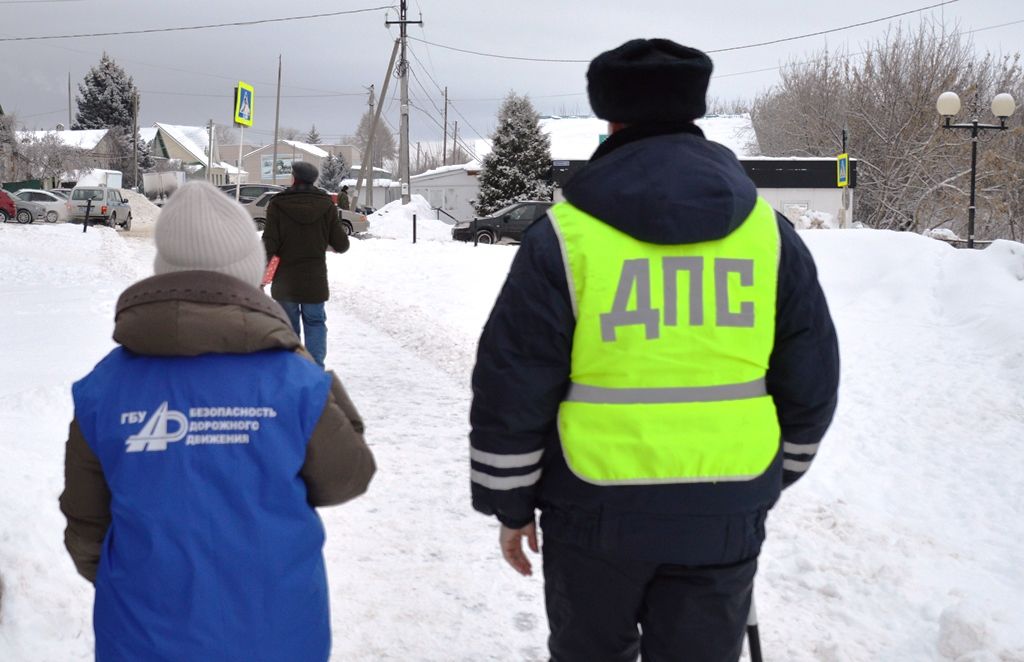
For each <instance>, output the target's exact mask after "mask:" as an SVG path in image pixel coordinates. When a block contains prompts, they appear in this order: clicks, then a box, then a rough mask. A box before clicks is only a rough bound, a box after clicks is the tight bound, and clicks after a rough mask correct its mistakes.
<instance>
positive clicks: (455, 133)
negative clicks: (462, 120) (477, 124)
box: [452, 120, 459, 165]
mask: <svg viewBox="0 0 1024 662" xmlns="http://www.w3.org/2000/svg"><path fill="white" fill-rule="evenodd" d="M458 151H459V120H455V130H454V131H452V165H455V155H456V154H457V153H458Z"/></svg>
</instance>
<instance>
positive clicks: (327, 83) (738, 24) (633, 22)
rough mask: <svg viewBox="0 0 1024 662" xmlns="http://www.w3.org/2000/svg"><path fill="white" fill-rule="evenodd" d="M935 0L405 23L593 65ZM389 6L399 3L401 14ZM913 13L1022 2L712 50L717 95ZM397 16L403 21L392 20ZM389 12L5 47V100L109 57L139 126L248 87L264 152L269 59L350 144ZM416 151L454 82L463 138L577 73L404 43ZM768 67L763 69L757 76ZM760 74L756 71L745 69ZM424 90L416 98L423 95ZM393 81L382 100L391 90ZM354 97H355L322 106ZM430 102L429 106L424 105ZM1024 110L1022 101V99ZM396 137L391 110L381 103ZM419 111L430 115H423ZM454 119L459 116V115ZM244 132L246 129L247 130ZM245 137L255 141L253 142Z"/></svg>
mask: <svg viewBox="0 0 1024 662" xmlns="http://www.w3.org/2000/svg"><path fill="white" fill-rule="evenodd" d="M388 1H389V0H305V1H304V2H266V1H263V0H255V1H249V2H229V1H226V0H173V1H171V2H152V1H150V0H44V1H39V0H0V38H6V37H23V36H41V35H59V34H71V33H92V32H112V31H119V30H138V29H149V28H166V27H179V26H191V25H201V24H211V23H224V22H231V21H244V20H253V19H263V18H278V17H285V16H294V15H308V14H316V13H322V12H332V11H341V10H352V9H361V8H368V7H375V6H383V5H386V4H388ZM937 2H939V0H860V2H856V3H852V2H826V1H822V0H783V1H775V2H771V1H765V0H731V1H723V2H710V3H691V2H683V1H681V0H633V1H632V2H628V1H623V0H617V1H614V2H612V1H607V0H516V1H515V2H486V1H481V0H443V1H442V0H409V11H410V18H418V17H419V16H420V14H421V13H422V17H423V21H424V26H423V27H422V28H420V27H416V26H410V28H409V34H410V36H411V37H415V38H418V39H423V40H427V41H430V42H434V43H436V44H443V45H446V46H451V47H455V48H461V49H467V50H475V51H482V52H489V53H495V54H502V55H509V56H519V57H534V58H553V59H580V60H589V59H590V58H592V57H593V56H595V55H596V54H598V53H600V52H601V51H603V50H607V49H609V48H613V47H615V46H617V45H619V44H621V43H622V42H624V41H626V40H628V39H631V38H635V37H667V38H671V39H674V40H676V41H679V42H680V43H683V44H687V45H690V46H695V47H697V48H701V49H704V50H712V49H721V48H728V47H732V46H740V45H745V44H751V43H757V42H763V41H770V40H774V39H780V38H784V37H789V36H794V35H799V34H804V33H810V32H817V31H821V30H829V29H832V28H837V27H840V26H843V25H848V24H854V23H860V22H863V21H871V20H874V19H877V18H881V17H884V16H887V15H892V14H897V13H900V12H905V11H909V10H914V9H917V8H920V7H925V6H927V5H930V4H936V3H937ZM394 6H395V7H396V8H397V2H396V4H395V5H394ZM922 15H926V16H932V17H935V18H936V19H944V20H945V23H946V25H947V26H949V28H950V29H954V28H958V29H960V30H964V31H967V30H978V29H981V28H988V27H990V26H996V25H1000V24H1005V23H1009V22H1013V21H1024V4H1022V3H1020V2H1019V0H959V1H958V2H954V3H952V4H948V5H945V6H943V7H941V8H936V9H931V10H928V11H926V12H920V13H915V14H913V15H910V16H907V17H903V18H902V19H896V20H894V21H891V22H884V23H875V24H873V25H868V26H864V27H859V28H854V29H850V30H846V31H842V32H836V33H832V34H829V35H827V36H818V37H812V38H807V39H800V40H796V41H789V42H786V43H782V44H777V45H772V46H762V47H757V48H749V49H742V50H735V51H730V52H725V53H719V54H713V55H712V58H713V59H714V61H715V76H714V77H713V79H712V83H711V91H710V94H711V95H713V96H717V97H719V98H723V99H731V98H737V97H741V98H751V97H753V96H754V95H756V94H757V93H758V92H760V91H763V90H764V89H766V88H768V87H770V86H771V85H772V84H773V83H774V82H775V81H776V80H777V71H776V70H774V69H773V68H774V67H777V66H778V65H779V64H781V63H784V62H786V61H789V60H791V59H797V60H799V59H805V58H806V57H807V56H808V55H809V54H811V53H813V52H814V51H816V50H819V49H821V48H822V47H824V46H826V45H827V46H829V47H832V48H835V47H837V46H844V47H848V48H849V50H850V51H851V52H857V51H859V50H860V49H861V45H862V44H863V43H865V41H866V40H870V39H873V38H876V37H878V36H881V35H882V34H884V33H885V31H886V30H887V29H888V28H889V27H892V26H895V25H896V24H898V22H899V21H901V20H902V21H903V23H904V25H916V24H917V23H918V21H919V20H920V17H921V16H922ZM390 18H392V19H395V18H397V11H395V10H392V11H391V12H390ZM384 20H385V10H378V11H374V12H370V13H363V14H355V15H348V16H337V17H329V18H319V19H310V20H301V21H292V22H280V23H271V24H263V25H255V26H242V27H227V28H217V29H208V30H195V31H189V32H164V33H156V34H145V35H122V36H107V37H88V38H79V39H60V40H50V41H20V42H0V105H3V107H4V109H5V110H6V111H8V112H12V111H13V112H15V113H17V114H18V116H19V118H20V120H21V121H22V122H23V123H24V124H25V125H27V126H28V127H29V128H52V127H54V126H55V125H56V124H57V123H58V122H64V123H66V122H67V77H68V74H69V73H70V74H71V79H72V85H73V92H74V91H77V84H78V83H79V82H80V81H81V80H82V77H83V76H84V75H85V73H86V72H87V71H88V69H89V67H90V66H92V65H94V64H96V63H97V62H98V61H99V58H100V55H101V53H102V52H103V51H104V50H105V51H106V52H107V53H109V54H110V55H111V56H112V57H113V58H114V59H116V60H117V61H118V63H120V64H121V65H122V66H123V67H124V68H125V69H126V70H127V71H128V72H129V74H130V75H132V76H133V77H134V79H135V84H136V85H137V86H138V88H139V89H140V90H141V93H142V106H141V111H140V125H142V126H148V125H151V124H152V123H153V122H157V121H160V122H167V123H172V124H191V125H202V124H204V123H205V122H206V121H207V120H208V119H210V118H212V119H214V121H216V122H218V123H228V122H229V121H230V105H231V99H230V95H231V89H232V87H233V85H234V81H237V80H239V79H241V80H244V81H246V82H249V83H251V84H253V85H254V86H255V88H256V106H255V118H256V123H255V125H254V127H253V133H254V134H255V135H252V137H253V138H258V142H269V139H270V136H272V135H273V128H274V99H273V97H274V87H275V85H274V84H275V81H276V76H277V57H278V54H281V56H282V58H283V62H284V76H283V78H284V82H283V86H282V94H283V95H284V98H283V99H282V101H281V124H282V125H283V126H291V127H295V128H297V129H301V130H302V131H306V130H308V129H309V127H310V125H312V124H316V126H317V128H318V130H319V131H320V133H321V135H322V136H323V137H324V141H325V142H334V141H336V140H337V139H338V138H339V137H340V136H341V135H344V134H351V133H352V132H353V131H354V130H355V126H356V123H357V122H358V120H359V117H360V115H361V113H362V112H363V111H364V110H365V109H366V95H365V88H366V87H367V86H369V85H370V84H374V85H376V86H377V90H378V93H379V90H380V87H381V83H382V80H383V77H384V73H385V70H386V68H387V63H388V58H389V56H390V54H391V48H392V44H393V41H394V38H395V36H397V34H398V30H397V28H395V27H392V28H390V30H389V29H388V28H386V27H385V26H384ZM971 38H972V39H973V40H974V43H975V44H976V47H977V48H978V49H979V50H982V51H983V50H991V51H994V52H1002V53H1011V52H1017V51H1022V50H1024V22H1020V23H1016V24H1015V25H1008V26H1005V27H999V28H995V29H985V30H982V31H979V32H976V33H974V34H973V35H971ZM410 50H411V56H410V58H409V60H410V65H411V67H412V68H413V70H414V71H415V74H416V76H415V77H414V78H411V79H410V96H411V97H412V98H413V104H414V106H415V107H414V108H413V110H412V111H411V132H412V137H413V140H423V141H429V140H438V141H440V140H441V128H440V118H439V113H438V112H436V111H435V110H434V106H435V105H436V106H437V107H438V108H440V107H441V105H442V102H441V93H440V92H439V91H438V88H437V87H436V86H435V83H434V82H433V81H436V83H437V85H440V86H445V85H446V86H447V87H448V90H449V96H450V98H451V99H452V102H453V105H454V108H455V109H456V110H453V111H451V112H450V113H449V121H452V120H459V133H460V136H464V137H470V138H472V137H476V134H477V133H479V134H481V135H484V136H486V135H487V134H489V133H490V132H491V131H492V130H493V128H494V124H495V120H494V116H495V112H496V109H497V106H498V104H499V102H500V99H501V97H502V96H504V95H505V94H506V93H507V92H508V91H509V90H515V91H517V92H519V93H527V94H529V95H530V97H531V98H532V99H533V101H534V104H535V106H536V107H537V109H538V110H539V111H540V112H541V113H544V114H557V113H563V112H566V113H574V112H578V113H581V114H586V113H589V110H590V107H589V104H588V103H587V98H586V82H585V72H586V64H585V63H553V62H552V63H539V62H524V61H515V60H504V59H495V58H489V57H481V56H477V55H470V54H465V53H459V52H455V51H452V50H447V49H444V48H441V47H438V46H430V45H427V44H424V43H422V42H419V41H411V42H410ZM763 69H770V70H769V71H757V70H763ZM747 72H755V73H747ZM431 79H433V81H432V80H431ZM421 85H422V88H421ZM397 91H398V84H397V81H393V84H392V86H391V91H390V92H389V95H388V96H389V98H390V97H392V96H393V95H394V94H397ZM338 94H347V95H348V96H326V95H338ZM431 101H433V104H432V103H431ZM1018 101H1019V102H1024V99H1021V100H1018ZM385 108H386V109H387V111H388V112H387V117H388V119H389V120H390V122H391V124H392V125H393V126H396V127H397V125H398V104H397V103H395V102H392V101H390V99H389V102H388V105H387V106H385ZM419 108H423V109H426V110H427V111H429V115H428V113H426V112H423V111H421V110H419ZM459 113H461V117H460V115H459ZM250 135H251V134H250ZM246 142H249V140H248V139H247V141H246Z"/></svg>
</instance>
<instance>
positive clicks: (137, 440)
mask: <svg viewBox="0 0 1024 662" xmlns="http://www.w3.org/2000/svg"><path fill="white" fill-rule="evenodd" d="M169 422H170V423H174V425H175V426H176V429H175V430H174V431H171V430H170V429H169V428H168V423H169ZM187 434H188V419H187V418H186V417H185V414H183V413H181V412H180V411H174V410H173V409H168V407H167V403H166V402H164V403H163V404H162V405H160V406H159V407H157V410H156V411H155V412H153V415H152V416H150V417H149V420H148V421H146V424H145V425H143V426H142V429H141V430H139V433H138V434H133V435H132V436H130V437H128V441H126V442H125V446H126V448H125V451H126V452H128V453H138V452H139V451H165V450H167V444H173V443H174V442H176V441H181V440H182V439H184V438H185V435H187Z"/></svg>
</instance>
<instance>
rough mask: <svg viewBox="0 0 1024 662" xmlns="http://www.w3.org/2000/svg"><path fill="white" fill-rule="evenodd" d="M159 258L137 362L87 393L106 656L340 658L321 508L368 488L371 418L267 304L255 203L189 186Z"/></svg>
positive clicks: (91, 528) (76, 447)
mask: <svg viewBox="0 0 1024 662" xmlns="http://www.w3.org/2000/svg"><path fill="white" fill-rule="evenodd" d="M155 241H156V249H157V251H156V260H155V262H154V272H155V274H156V275H154V276H152V277H150V278H146V279H144V280H142V281H140V282H138V283H135V284H134V285H132V286H131V287H129V288H128V289H127V290H125V292H124V293H123V294H122V295H121V297H120V298H119V299H118V302H117V311H116V317H115V322H114V341H115V342H116V343H117V344H118V346H117V347H116V348H115V349H114V350H113V351H111V352H110V353H109V354H108V355H107V356H106V357H105V358H104V359H103V360H101V361H100V362H99V363H98V364H97V365H96V367H95V368H94V369H93V370H92V371H91V372H90V373H89V374H88V375H87V376H86V377H85V378H83V379H81V380H80V381H78V382H76V383H75V384H74V386H73V387H72V394H73V397H74V419H73V420H72V422H71V426H70V430H69V434H68V440H67V445H66V458H65V468H64V492H63V494H61V497H60V508H61V511H62V512H63V513H64V515H65V517H66V518H67V529H66V530H65V538H64V542H65V545H66V547H67V549H68V552H69V553H70V555H71V558H72V560H73V561H74V564H75V567H76V568H77V570H78V572H79V573H80V574H81V575H82V576H83V577H85V578H86V579H87V580H88V581H90V582H92V583H93V584H94V585H95V588H96V597H95V607H94V611H93V626H94V629H95V633H96V637H95V642H96V659H97V660H98V661H100V662H104V661H112V660H320V661H324V660H327V659H328V657H329V655H330V649H331V631H330V610H329V605H328V588H327V578H326V574H325V569H324V559H323V552H322V548H323V544H324V528H323V525H322V523H321V521H320V518H319V517H318V515H317V513H316V510H315V508H317V507H320V506H331V505H336V504H340V503H343V502H345V501H348V500H349V499H352V498H354V497H356V496H359V495H360V494H362V493H363V492H364V491H365V490H366V489H367V486H368V485H369V482H370V479H371V477H372V476H373V473H374V471H375V465H374V460H373V455H372V454H371V452H370V450H369V448H367V446H366V442H365V440H364V438H363V423H362V420H361V418H360V416H359V413H358V412H357V411H356V408H355V407H354V406H353V404H352V402H351V401H350V400H349V398H348V396H347V395H346V393H345V390H344V388H343V387H342V385H341V382H340V381H339V380H338V378H337V377H336V376H335V375H334V374H333V373H331V372H325V371H324V370H323V369H322V368H320V367H319V366H317V365H316V363H315V362H314V361H313V360H312V357H310V356H309V354H308V353H307V352H306V351H305V349H303V347H302V346H301V344H300V343H299V339H298V337H297V336H296V335H295V333H294V332H293V330H292V327H291V323H290V322H289V320H288V319H287V317H286V316H285V315H284V313H283V311H282V310H281V307H280V306H278V305H277V304H276V303H275V302H274V301H273V300H272V299H270V298H269V297H267V296H266V295H265V294H263V292H262V291H261V290H260V289H259V283H260V279H261V277H262V275H263V270H264V262H265V252H264V250H263V246H262V245H261V243H260V239H259V235H258V234H257V233H256V229H255V227H254V226H253V223H252V219H251V218H250V217H249V215H248V213H247V212H246V211H245V209H244V208H243V207H242V206H240V205H239V204H238V203H237V202H235V201H234V200H233V199H231V198H229V197H228V196H225V195H224V194H223V193H221V192H220V191H219V190H217V189H216V188H215V187H213V186H212V185H210V184H208V183H206V182H191V183H188V184H185V185H184V186H182V187H181V188H180V189H178V191H177V192H176V193H175V194H174V195H173V196H172V197H171V199H170V200H169V201H168V203H167V204H166V205H165V206H164V208H163V210H162V211H161V212H160V216H159V219H158V221H157V225H156V230H155Z"/></svg>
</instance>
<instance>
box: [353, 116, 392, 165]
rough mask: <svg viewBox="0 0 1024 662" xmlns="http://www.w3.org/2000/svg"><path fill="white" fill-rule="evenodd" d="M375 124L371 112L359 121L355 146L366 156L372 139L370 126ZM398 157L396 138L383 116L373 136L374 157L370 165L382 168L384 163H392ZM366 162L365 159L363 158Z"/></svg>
mask: <svg viewBox="0 0 1024 662" xmlns="http://www.w3.org/2000/svg"><path fill="white" fill-rule="evenodd" d="M372 123H373V116H372V115H371V114H370V111H366V112H365V113H363V116H362V117H361V118H360V119H359V126H358V127H357V128H356V135H355V136H354V137H355V141H354V144H355V146H356V147H358V148H359V153H360V154H366V144H367V143H368V142H369V138H370V125H371V124H372ZM397 155H398V147H397V146H396V145H395V136H394V134H393V133H391V129H389V128H388V126H387V124H386V123H385V122H384V118H383V116H382V117H381V118H380V120H379V121H378V122H377V130H376V132H375V134H374V136H373V156H372V157H371V160H370V164H371V165H373V166H375V167H378V168H382V167H384V163H385V162H387V161H391V160H392V159H394V158H395V157H396V156H397ZM363 160H365V157H363Z"/></svg>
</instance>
